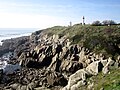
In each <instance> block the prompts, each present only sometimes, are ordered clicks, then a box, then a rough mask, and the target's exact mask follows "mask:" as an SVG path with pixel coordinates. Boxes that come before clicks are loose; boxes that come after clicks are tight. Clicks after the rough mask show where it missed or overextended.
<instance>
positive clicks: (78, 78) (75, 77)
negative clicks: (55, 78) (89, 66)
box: [63, 69, 89, 90]
mask: <svg viewBox="0 0 120 90" xmlns="http://www.w3.org/2000/svg"><path fill="white" fill-rule="evenodd" d="M88 76H89V73H88V72H87V71H86V70H85V69H80V70H78V71H77V72H75V73H74V74H72V75H71V76H70V77H69V81H68V85H67V86H66V89H67V90H69V89H70V88H71V87H72V86H73V85H75V87H76V86H78V87H80V86H81V85H84V83H82V82H83V81H84V80H86V78H87V77H88ZM77 83H78V84H80V83H81V84H80V86H79V85H78V84H77ZM73 87H74V86H73ZM64 89H65V88H63V90H64Z"/></svg>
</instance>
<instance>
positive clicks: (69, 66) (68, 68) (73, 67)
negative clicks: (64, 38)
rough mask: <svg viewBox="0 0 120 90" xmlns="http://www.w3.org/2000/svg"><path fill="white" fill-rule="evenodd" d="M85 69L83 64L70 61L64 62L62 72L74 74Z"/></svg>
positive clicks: (61, 67)
mask: <svg viewBox="0 0 120 90" xmlns="http://www.w3.org/2000/svg"><path fill="white" fill-rule="evenodd" d="M82 68H83V64H82V63H79V62H77V61H70V60H64V61H62V63H61V66H60V70H61V71H63V72H64V71H65V72H69V73H74V72H76V71H77V70H79V69H82Z"/></svg>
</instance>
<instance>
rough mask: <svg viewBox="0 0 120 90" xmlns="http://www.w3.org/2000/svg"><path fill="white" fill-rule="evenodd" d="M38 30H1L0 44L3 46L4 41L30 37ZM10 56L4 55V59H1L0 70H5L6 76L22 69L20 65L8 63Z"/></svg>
mask: <svg viewBox="0 0 120 90" xmlns="http://www.w3.org/2000/svg"><path fill="white" fill-rule="evenodd" d="M37 30H38V29H34V28H13V29H12V28H0V44H1V45H2V42H1V41H2V40H5V39H11V38H16V37H21V36H28V35H31V33H33V32H34V31H37ZM9 55H10V54H6V55H3V57H0V70H3V72H4V73H5V74H12V73H13V72H14V71H15V70H19V69H20V68H21V67H20V65H19V64H16V65H11V64H8V63H7V61H8V56H9ZM2 58H4V59H2Z"/></svg>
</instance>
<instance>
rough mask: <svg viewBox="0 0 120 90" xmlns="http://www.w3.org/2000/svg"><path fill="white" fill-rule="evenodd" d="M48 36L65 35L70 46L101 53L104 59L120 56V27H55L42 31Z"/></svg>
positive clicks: (76, 25) (78, 25)
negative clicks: (74, 45)
mask: <svg viewBox="0 0 120 90" xmlns="http://www.w3.org/2000/svg"><path fill="white" fill-rule="evenodd" d="M44 33H46V34H48V35H49V36H51V35H53V34H58V35H60V36H63V35H66V36H67V37H68V38H69V39H70V40H71V41H72V44H80V45H82V46H84V47H86V48H88V49H89V50H91V51H93V52H95V53H102V54H104V55H105V56H106V57H109V56H111V57H114V58H116V56H117V55H119V54H120V49H119V47H120V26H118V25H112V26H91V25H85V26H82V25H80V24H75V25H73V26H68V27H65V26H64V27H62V26H55V27H52V28H48V29H46V30H44Z"/></svg>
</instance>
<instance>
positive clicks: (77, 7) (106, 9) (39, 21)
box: [0, 0, 120, 29]
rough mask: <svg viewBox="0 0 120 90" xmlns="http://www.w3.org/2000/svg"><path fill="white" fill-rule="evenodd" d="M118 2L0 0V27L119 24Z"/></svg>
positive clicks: (108, 0) (89, 0) (119, 6)
mask: <svg viewBox="0 0 120 90" xmlns="http://www.w3.org/2000/svg"><path fill="white" fill-rule="evenodd" d="M119 9H120V0H0V28H40V29H43V28H48V27H52V26H57V25H62V26H67V25H68V24H69V22H70V21H71V22H72V23H73V24H76V23H82V17H83V16H84V17H85V23H88V24H89V23H92V22H93V21H96V20H99V21H101V22H102V21H103V20H114V21H116V22H117V23H120V10H119Z"/></svg>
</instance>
